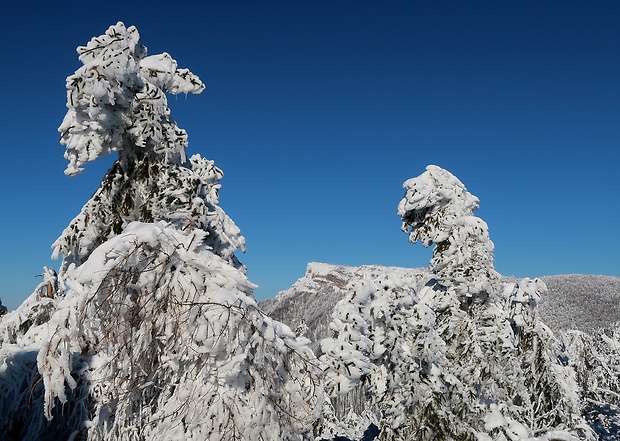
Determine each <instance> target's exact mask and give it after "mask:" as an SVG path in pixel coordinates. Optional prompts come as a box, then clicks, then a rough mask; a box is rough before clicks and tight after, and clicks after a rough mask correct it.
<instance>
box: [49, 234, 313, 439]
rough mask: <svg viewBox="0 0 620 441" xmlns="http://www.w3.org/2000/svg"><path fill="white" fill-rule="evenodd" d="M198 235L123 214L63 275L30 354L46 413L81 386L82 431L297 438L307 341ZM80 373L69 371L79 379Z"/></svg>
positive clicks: (307, 411) (308, 399)
mask: <svg viewBox="0 0 620 441" xmlns="http://www.w3.org/2000/svg"><path fill="white" fill-rule="evenodd" d="M204 236H205V233H204V232H202V231H200V230H197V231H195V232H190V233H185V232H181V231H179V230H177V229H175V228H172V227H169V226H166V224H164V223H157V224H144V223H138V222H134V223H131V224H130V225H129V226H128V227H127V228H126V229H125V231H124V232H123V233H122V234H120V235H118V236H116V237H114V238H113V239H111V240H109V241H107V242H106V243H104V244H102V245H101V246H99V247H98V248H97V249H96V250H95V251H94V252H93V253H92V254H91V256H90V257H89V259H88V260H87V261H86V262H84V264H82V265H81V266H78V267H72V268H71V269H70V270H69V272H68V274H67V283H68V284H69V286H70V289H69V291H68V292H67V295H66V298H65V299H64V300H62V303H61V305H59V308H58V311H57V313H56V314H55V315H54V317H52V319H51V320H50V324H51V328H50V336H51V337H50V339H49V342H46V343H45V344H44V345H43V347H42V349H41V351H40V352H39V371H40V372H41V375H42V377H43V381H44V384H45V390H46V406H45V409H46V413H47V415H48V417H49V416H51V414H50V412H51V410H52V409H53V408H54V406H55V405H56V401H55V400H56V399H58V400H59V401H61V402H65V401H66V400H67V397H66V396H65V383H66V384H67V385H68V386H69V387H71V388H73V387H74V386H75V384H76V383H75V382H76V380H75V377H76V373H75V372H74V371H72V369H71V366H72V365H73V364H74V358H75V357H76V356H79V357H80V358H81V359H82V360H83V366H82V369H81V370H80V375H81V376H82V378H84V379H85V381H86V383H87V384H88V385H89V388H90V400H92V404H91V412H93V414H94V415H93V419H92V420H91V421H89V422H88V423H86V422H85V425H84V426H83V427H81V429H83V430H84V431H85V432H87V433H88V439H128V440H129V439H136V440H143V439H144V440H156V439H161V440H167V439H195V440H216V439H217V440H241V439H245V440H255V439H282V440H288V439H301V437H302V434H303V433H308V432H309V431H311V429H312V425H313V423H314V422H315V421H316V420H317V419H318V417H319V413H318V412H319V411H320V400H321V393H322V389H321V382H320V370H319V367H318V363H317V362H316V359H315V358H314V355H313V354H312V352H311V351H310V349H309V348H308V347H307V342H306V341H303V340H298V339H296V338H295V335H294V334H293V332H292V331H290V329H288V328H287V327H286V326H284V325H282V324H280V323H278V322H275V321H273V320H271V319H270V318H269V317H267V316H265V315H264V314H263V313H261V312H260V311H259V309H258V308H257V306H256V302H255V301H254V299H253V298H252V295H251V291H252V289H253V287H254V286H253V285H252V284H251V283H250V282H249V281H248V280H247V279H246V277H245V276H244V275H243V274H242V273H241V272H240V271H239V270H238V269H236V268H234V267H232V266H230V265H229V264H228V263H227V262H226V261H224V260H222V259H221V258H220V257H218V256H216V255H215V254H213V253H212V252H211V251H210V249H209V247H208V246H207V245H206V244H205V242H204V240H203V239H204ZM78 378H79V377H78Z"/></svg>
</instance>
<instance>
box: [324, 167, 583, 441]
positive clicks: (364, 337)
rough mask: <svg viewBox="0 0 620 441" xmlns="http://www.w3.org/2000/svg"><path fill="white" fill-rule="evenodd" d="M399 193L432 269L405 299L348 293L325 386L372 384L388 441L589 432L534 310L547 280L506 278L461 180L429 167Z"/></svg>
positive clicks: (364, 288) (357, 287)
mask: <svg viewBox="0 0 620 441" xmlns="http://www.w3.org/2000/svg"><path fill="white" fill-rule="evenodd" d="M404 187H405V189H406V193H405V197H404V198H403V200H402V201H401V202H400V204H399V206H398V214H399V216H400V217H401V218H402V221H403V230H404V231H405V232H407V233H408V234H409V239H410V241H411V242H416V241H418V240H419V241H422V243H423V244H424V245H425V246H430V245H432V244H435V249H434V252H433V258H432V260H431V263H430V271H429V274H428V276H427V278H426V279H425V280H424V282H423V283H422V284H421V285H420V286H419V287H418V289H417V290H414V291H412V292H409V293H403V292H401V291H399V290H395V289H391V288H390V285H391V284H388V283H386V284H381V283H380V281H376V280H372V279H369V280H362V281H358V282H355V283H354V284H352V285H351V286H350V287H349V294H348V295H347V296H345V298H343V299H342V300H341V301H340V302H339V303H338V304H337V305H336V308H335V310H334V314H333V319H332V324H331V328H332V329H333V330H334V337H333V338H331V339H325V340H323V341H322V349H323V352H324V355H323V356H322V360H323V361H324V362H325V363H326V364H327V365H328V369H327V381H328V387H329V388H330V389H331V390H332V391H334V392H336V393H346V392H348V391H349V390H351V389H352V388H354V387H358V385H361V386H362V387H366V388H367V390H368V393H369V395H370V398H371V400H370V401H371V405H372V406H373V408H374V410H375V411H377V412H378V414H379V415H380V424H381V430H382V432H381V439H383V440H398V441H405V440H412V439H416V440H435V439H442V440H482V441H486V440H492V439H496V440H517V439H526V438H534V437H538V439H541V440H542V439H556V438H554V437H556V436H557V437H558V439H573V437H576V436H580V435H582V436H584V437H586V438H587V437H589V436H590V433H589V431H588V430H587V429H584V430H583V431H581V428H582V427H583V426H584V424H583V423H584V421H583V419H582V418H581V416H580V411H579V405H578V395H577V390H578V386H577V383H576V381H575V378H574V371H573V370H572V369H571V368H569V367H567V366H563V365H561V364H560V363H559V362H558V349H557V342H556V341H555V339H554V337H553V335H552V333H551V331H549V329H548V328H547V327H546V326H545V325H544V324H542V323H541V322H540V320H538V317H537V314H536V302H537V300H538V299H539V298H540V297H539V296H540V292H541V291H542V290H544V289H545V287H544V284H543V283H542V282H540V281H537V280H535V281H531V280H529V279H524V280H521V281H519V282H517V283H502V282H501V279H500V277H499V275H498V274H497V272H496V271H495V269H494V267H493V254H492V250H493V244H492V242H491V241H490V239H489V235H488V230H487V226H486V224H485V223H484V222H483V221H482V220H481V219H479V218H477V217H475V216H473V211H474V210H476V209H477V208H478V198H476V197H475V196H473V195H472V194H471V193H469V192H468V191H467V189H466V188H465V186H464V185H463V184H462V183H461V182H460V181H459V180H458V179H457V178H456V177H455V176H454V175H452V174H451V173H449V172H448V171H446V170H443V169H441V168H439V167H437V166H429V167H427V170H426V172H425V173H423V174H422V175H420V176H419V177H417V178H413V179H410V180H408V181H406V182H405V184H404Z"/></svg>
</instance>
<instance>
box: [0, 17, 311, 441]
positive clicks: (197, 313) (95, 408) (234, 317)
mask: <svg viewBox="0 0 620 441" xmlns="http://www.w3.org/2000/svg"><path fill="white" fill-rule="evenodd" d="M78 54H79V58H80V61H82V63H83V66H82V67H81V68H80V69H78V70H77V71H76V72H75V74H74V75H71V76H69V77H68V78H67V91H68V92H67V107H68V112H67V115H66V117H65V119H64V121H63V123H62V125H61V126H60V128H59V131H60V132H61V142H62V143H63V144H64V145H65V147H66V153H65V157H66V158H67V159H68V160H69V166H68V167H67V170H66V172H65V173H66V174H68V175H70V176H73V175H76V174H78V173H79V172H80V171H81V170H82V168H83V166H84V165H85V164H86V163H87V162H89V161H92V160H95V159H97V158H99V157H101V156H104V155H106V154H109V153H111V152H117V153H118V159H117V160H116V161H115V163H114V165H113V166H112V168H111V169H110V170H109V171H108V173H107V175H106V176H105V177H104V179H103V181H102V183H101V186H100V188H99V189H98V190H97V191H96V192H95V194H94V195H93V196H92V198H91V199H90V200H89V201H88V202H87V203H86V204H85V205H84V207H83V208H82V210H81V212H80V214H79V215H78V216H77V217H76V218H75V219H73V220H72V221H71V223H70V225H69V226H68V227H67V228H66V229H65V231H64V232H63V233H62V235H61V236H60V237H59V239H58V240H57V241H56V242H55V243H54V244H53V248H54V255H55V256H62V259H63V260H62V264H61V267H60V271H59V273H58V275H57V276H56V274H52V273H51V271H50V272H46V280H45V281H44V284H42V285H40V289H39V288H38V290H37V296H38V299H42V300H44V301H45V302H48V303H50V304H51V303H53V307H52V308H51V309H50V311H49V312H50V315H49V316H48V317H46V318H45V320H42V321H41V323H37V325H36V326H34V327H32V326H31V329H30V331H28V332H30V334H28V332H26V334H27V335H32V339H31V340H32V341H31V344H30V346H29V347H28V349H29V356H28V363H27V365H28V366H27V368H28V369H29V371H28V372H30V373H32V365H33V363H32V359H33V357H32V354H34V355H35V357H34V358H35V359H36V367H37V369H38V374H37V375H39V376H31V377H32V378H34V381H36V384H35V385H33V384H32V382H30V383H28V382H22V383H23V385H22V386H14V387H13V389H10V390H9V391H8V392H10V394H11V395H13V396H16V397H18V398H19V399H21V400H22V402H23V398H24V397H26V398H28V393H30V392H32V393H33V394H35V395H34V402H35V404H36V405H35V406H34V407H33V409H32V410H33V411H34V413H31V412H28V413H22V419H18V418H13V419H11V418H12V416H15V414H16V411H15V409H13V410H12V411H11V412H8V413H5V414H3V415H2V416H0V420H1V421H0V425H2V427H10V428H11V431H12V433H14V434H15V435H14V436H15V437H16V438H18V439H43V438H45V437H46V436H54V437H55V438H56V439H73V438H75V437H77V438H79V439H93V440H117V439H118V440H120V439H122V440H157V439H161V440H168V439H187V440H190V439H194V440H242V439H245V440H260V439H265V440H270V439H282V440H294V439H295V440H296V439H305V438H308V437H310V436H311V435H310V434H311V431H312V428H313V425H314V423H315V422H316V421H317V419H318V418H319V415H320V411H321V403H322V397H323V393H322V389H321V388H322V383H321V376H322V374H321V371H320V368H319V366H318V363H317V360H316V359H315V357H314V355H313V353H312V351H311V350H310V349H309V347H308V341H307V340H306V339H303V338H297V337H296V336H295V335H294V333H293V332H292V331H290V329H288V328H287V327H286V326H284V325H282V324H281V323H278V322H276V321H274V320H272V319H270V318H269V317H267V316H265V315H264V314H263V313H261V312H260V311H259V309H258V308H257V305H256V302H255V300H254V298H253V296H252V290H253V289H254V285H253V284H251V283H250V282H249V281H248V279H247V278H246V276H245V271H244V268H243V266H242V265H241V264H240V263H239V261H238V260H237V258H236V256H235V254H234V253H235V251H236V250H237V249H239V248H240V249H243V248H244V243H245V239H244V238H243V236H241V234H240V231H239V229H238V228H237V226H236V225H235V224H234V222H233V221H232V220H231V219H230V218H229V217H228V215H227V214H226V213H225V212H224V211H223V210H222V209H221V208H220V206H219V201H218V190H219V188H220V184H219V180H220V179H221V178H222V176H223V173H222V171H221V170H220V169H219V168H217V167H216V166H215V165H214V163H213V161H209V160H206V159H204V158H202V157H200V156H199V155H194V156H192V157H190V158H187V157H186V147H187V134H186V132H185V131H184V130H182V129H180V128H179V127H178V126H177V125H176V123H175V122H174V121H173V120H172V118H171V117H170V110H169V108H168V106H167V99H166V94H168V93H172V94H178V93H189V92H192V93H199V92H200V91H202V90H203V89H204V85H203V83H202V82H201V81H200V79H199V78H198V77H197V76H195V75H194V74H192V73H191V72H189V71H188V70H187V69H178V68H177V63H176V61H174V60H173V59H172V58H171V57H170V55H168V54H166V53H164V54H161V55H154V56H147V51H146V48H145V47H144V46H142V45H141V44H140V42H139V34H138V31H137V30H136V29H135V28H134V27H129V28H126V27H125V26H124V25H123V23H118V24H116V25H114V26H111V27H110V28H109V29H108V30H107V31H106V33H105V34H104V35H101V36H99V37H96V38H93V39H92V40H91V41H90V42H89V43H88V44H87V45H86V46H85V47H79V48H78ZM55 277H57V278H55ZM43 291H44V292H45V296H43V297H42V296H41V293H43ZM48 293H49V294H50V295H49V296H47V294H48ZM17 321H19V320H16V321H15V322H17ZM2 323H3V325H4V323H5V321H4V320H3V322H2ZM9 328H10V329H9ZM12 329H13V327H11V326H8V327H7V332H6V333H5V334H10V331H11V330H12ZM26 334H24V335H23V336H22V338H21V339H19V341H18V342H16V344H15V347H12V348H10V350H7V352H5V354H4V356H3V358H2V359H1V360H0V362H2V363H4V364H2V365H0V377H2V375H3V374H2V373H3V372H13V371H12V370H11V369H13V368H14V367H15V366H16V364H15V362H14V361H13V360H15V359H16V357H17V358H19V357H18V356H19V355H20V354H23V351H22V352H19V348H22V349H23V343H24V341H25V340H24V337H25V336H26ZM4 349H5V346H4V345H3V346H2V350H3V351H4ZM35 350H36V352H35ZM28 369H26V370H28ZM20 378H21V377H20ZM7 384H8V383H7ZM34 386H36V387H34ZM41 386H44V388H42V387H41ZM0 387H2V382H1V380H0ZM7 387H10V386H7ZM43 389H44V390H43ZM26 392H28V393H26ZM22 410H24V408H22ZM24 414H27V415H29V416H27V417H26V419H25V420H24V418H23V415H24ZM42 415H44V416H45V417H46V418H41V416H42ZM46 421H47V422H46ZM50 434H53V435H50Z"/></svg>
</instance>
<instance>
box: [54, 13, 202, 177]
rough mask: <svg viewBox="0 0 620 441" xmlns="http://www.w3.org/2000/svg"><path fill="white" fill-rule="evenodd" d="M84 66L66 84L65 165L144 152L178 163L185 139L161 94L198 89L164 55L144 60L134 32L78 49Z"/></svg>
mask: <svg viewBox="0 0 620 441" xmlns="http://www.w3.org/2000/svg"><path fill="white" fill-rule="evenodd" d="M77 51H78V54H79V59H80V61H81V62H82V63H83V64H84V65H83V66H82V67H81V68H80V69H78V70H77V71H76V72H75V74H73V75H71V76H69V77H68V78H67V108H68V111H67V114H66V116H65V118H64V120H63V122H62V124H61V126H60V127H59V129H58V130H59V131H60V132H61V143H62V144H64V145H65V146H66V152H65V158H67V159H68V160H69V165H68V166H67V169H66V171H65V173H66V174H67V175H71V176H73V175H76V174H78V173H80V172H81V171H82V170H83V168H82V166H83V165H84V164H85V163H87V162H90V161H93V160H95V159H97V158H99V157H102V156H105V155H107V154H109V153H110V152H113V151H121V150H124V151H125V152H124V153H125V154H126V155H129V156H131V155H132V154H134V150H135V149H144V150H147V151H152V152H153V153H155V154H157V155H160V156H162V157H164V158H165V160H166V161H169V162H184V161H185V148H186V146H187V133H186V132H185V131H184V130H182V129H180V128H179V127H178V126H177V125H176V123H175V122H174V121H173V120H172V119H171V117H170V110H169V109H168V103H167V99H166V93H173V94H177V93H188V92H192V93H200V92H201V91H202V90H203V89H204V84H203V83H202V82H201V81H200V79H199V78H198V77H197V76H195V75H194V74H192V73H191V72H189V71H188V70H187V69H177V63H176V61H175V60H173V59H172V58H171V57H170V55H168V54H166V53H164V54H161V55H155V56H151V57H146V47H144V46H143V45H141V44H140V43H139V34H138V31H137V29H136V28H135V27H133V26H131V27H129V28H126V27H125V25H124V24H123V23H120V22H119V23H117V24H116V25H114V26H111V27H110V28H109V29H108V30H107V31H106V33H105V34H104V35H101V36H99V37H95V38H93V39H92V40H91V41H90V42H89V43H88V44H87V45H86V46H85V47H79V48H78V50H77Z"/></svg>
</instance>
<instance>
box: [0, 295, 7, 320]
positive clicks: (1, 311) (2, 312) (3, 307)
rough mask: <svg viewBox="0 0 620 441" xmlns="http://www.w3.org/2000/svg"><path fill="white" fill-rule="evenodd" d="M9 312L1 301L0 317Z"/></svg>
mask: <svg viewBox="0 0 620 441" xmlns="http://www.w3.org/2000/svg"><path fill="white" fill-rule="evenodd" d="M7 312H8V310H7V309H6V306H4V305H3V304H2V299H0V317H2V316H3V315H4V314H6V313H7Z"/></svg>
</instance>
